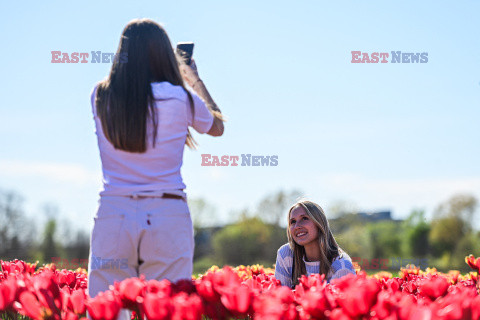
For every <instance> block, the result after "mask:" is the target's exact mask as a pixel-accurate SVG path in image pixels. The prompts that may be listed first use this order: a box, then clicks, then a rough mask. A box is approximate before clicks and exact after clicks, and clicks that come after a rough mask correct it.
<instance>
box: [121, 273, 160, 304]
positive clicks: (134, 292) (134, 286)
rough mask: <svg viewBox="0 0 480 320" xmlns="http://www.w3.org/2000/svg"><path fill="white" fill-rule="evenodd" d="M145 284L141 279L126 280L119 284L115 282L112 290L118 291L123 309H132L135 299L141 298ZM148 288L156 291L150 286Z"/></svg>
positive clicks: (135, 302)
mask: <svg viewBox="0 0 480 320" xmlns="http://www.w3.org/2000/svg"><path fill="white" fill-rule="evenodd" d="M145 286H146V283H145V281H144V280H143V279H139V278H128V279H125V280H122V281H121V282H115V284H114V289H115V290H116V291H118V293H119V295H120V299H121V300H122V304H123V307H124V308H128V309H134V308H135V307H136V306H137V298H138V297H143V296H144V292H145ZM150 288H155V289H157V288H158V287H154V286H153V284H151V287H150Z"/></svg>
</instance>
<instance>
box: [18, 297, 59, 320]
mask: <svg viewBox="0 0 480 320" xmlns="http://www.w3.org/2000/svg"><path fill="white" fill-rule="evenodd" d="M18 300H19V302H20V305H21V308H19V310H20V311H21V313H22V314H23V315H26V316H28V317H30V318H32V319H43V318H44V317H49V316H50V315H52V311H51V310H50V309H48V308H45V307H44V306H42V304H41V303H40V302H38V299H37V297H36V296H35V295H34V294H33V293H32V292H30V291H23V292H22V293H21V294H20V296H19V298H18Z"/></svg>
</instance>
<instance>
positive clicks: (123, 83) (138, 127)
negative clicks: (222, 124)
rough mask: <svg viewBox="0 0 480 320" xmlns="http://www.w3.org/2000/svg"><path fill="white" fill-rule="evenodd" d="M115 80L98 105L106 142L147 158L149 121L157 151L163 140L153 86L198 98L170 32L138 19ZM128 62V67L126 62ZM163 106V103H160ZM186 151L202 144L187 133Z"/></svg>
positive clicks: (127, 35) (102, 87)
mask: <svg viewBox="0 0 480 320" xmlns="http://www.w3.org/2000/svg"><path fill="white" fill-rule="evenodd" d="M116 57H117V58H116V59H115V60H114V61H113V64H112V69H111V71H110V75H109V76H108V77H107V78H106V79H105V80H103V81H101V82H100V83H99V84H98V87H97V93H96V98H95V104H96V106H97V113H98V116H99V118H100V120H101V123H102V128H103V131H104V132H105V136H106V138H107V139H108V140H109V141H110V142H111V143H112V144H113V146H114V147H115V149H120V150H125V151H129V152H137V153H143V152H145V151H146V150H147V139H148V133H147V121H148V119H150V120H151V122H152V125H153V128H154V130H153V132H154V134H153V141H152V147H154V146H155V142H156V138H157V123H158V119H157V113H156V111H155V99H154V96H153V92H152V87H151V83H152V82H162V81H168V82H170V83H171V84H172V85H177V86H181V87H182V88H183V89H184V90H185V92H186V93H187V95H188V100H189V103H190V108H191V110H192V114H193V112H194V108H193V98H192V96H191V94H190V92H189V91H188V90H186V88H185V85H184V83H183V79H182V76H181V74H180V70H179V67H178V63H179V58H178V57H177V56H176V55H175V53H174V52H173V49H172V45H171V43H170V39H169V38H168V35H167V33H166V31H165V30H164V29H163V27H162V26H160V25H159V24H158V23H156V22H155V21H153V20H150V19H134V20H132V21H130V22H129V23H128V24H127V25H126V26H125V28H124V29H123V32H122V36H121V38H120V43H119V45H118V49H117V53H116ZM122 57H126V59H125V60H126V61H124V59H122ZM157 100H158V99H157ZM185 143H186V145H187V146H189V147H190V148H195V145H196V142H195V140H193V137H192V136H191V134H190V131H188V133H187V139H186V141H185Z"/></svg>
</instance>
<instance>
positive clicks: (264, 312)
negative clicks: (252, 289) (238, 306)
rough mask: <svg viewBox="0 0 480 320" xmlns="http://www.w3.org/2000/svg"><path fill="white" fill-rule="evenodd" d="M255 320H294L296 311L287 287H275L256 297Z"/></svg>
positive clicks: (296, 316) (292, 297) (296, 314)
mask: <svg viewBox="0 0 480 320" xmlns="http://www.w3.org/2000/svg"><path fill="white" fill-rule="evenodd" d="M254 310H255V319H259V320H267V319H268V320H283V319H288V320H296V319H298V311H297V309H296V304H295V302H294V296H293V292H292V290H290V289H289V288H287V287H282V286H281V287H275V288H273V289H272V290H271V291H268V292H265V293H264V294H261V295H260V296H258V297H257V298H256V299H255V301H254Z"/></svg>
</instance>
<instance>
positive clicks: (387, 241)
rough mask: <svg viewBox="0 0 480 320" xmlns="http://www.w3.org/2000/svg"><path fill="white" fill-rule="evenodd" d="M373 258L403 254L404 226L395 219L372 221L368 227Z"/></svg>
mask: <svg viewBox="0 0 480 320" xmlns="http://www.w3.org/2000/svg"><path fill="white" fill-rule="evenodd" d="M367 230H368V234H369V236H370V244H371V246H372V254H373V258H378V259H383V258H385V259H386V258H391V257H398V256H401V255H402V251H401V247H402V246H401V244H402V232H403V230H402V228H400V226H399V224H398V223H396V222H393V221H382V222H377V223H371V224H369V225H368V227H367Z"/></svg>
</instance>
